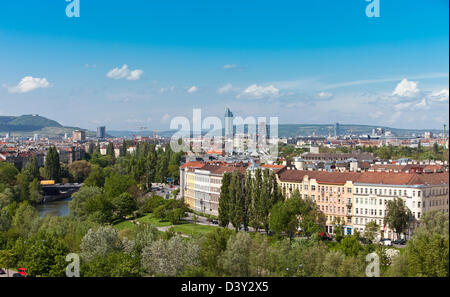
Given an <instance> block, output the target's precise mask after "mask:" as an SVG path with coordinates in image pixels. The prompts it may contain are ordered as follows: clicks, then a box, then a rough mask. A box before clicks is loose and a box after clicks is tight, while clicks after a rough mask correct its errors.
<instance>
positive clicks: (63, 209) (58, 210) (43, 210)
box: [36, 197, 72, 217]
mask: <svg viewBox="0 0 450 297" xmlns="http://www.w3.org/2000/svg"><path fill="white" fill-rule="evenodd" d="M70 201H72V197H69V198H65V199H62V200H58V201H53V202H47V203H44V204H39V205H37V207H36V208H37V210H38V211H39V215H40V216H41V217H45V216H47V215H50V216H58V217H62V216H68V215H69V202H70Z"/></svg>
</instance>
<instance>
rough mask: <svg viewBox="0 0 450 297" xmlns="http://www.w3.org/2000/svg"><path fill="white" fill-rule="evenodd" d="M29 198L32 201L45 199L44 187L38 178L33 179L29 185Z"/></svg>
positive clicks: (36, 201)
mask: <svg viewBox="0 0 450 297" xmlns="http://www.w3.org/2000/svg"><path fill="white" fill-rule="evenodd" d="M29 187H30V188H29V194H30V196H29V198H30V202H31V203H35V204H37V203H41V202H42V199H43V195H42V187H41V183H40V182H39V180H38V179H37V178H35V179H33V181H32V182H31V183H30V185H29Z"/></svg>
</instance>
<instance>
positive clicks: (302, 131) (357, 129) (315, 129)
mask: <svg viewBox="0 0 450 297" xmlns="http://www.w3.org/2000/svg"><path fill="white" fill-rule="evenodd" d="M376 128H383V129H384V130H385V131H391V132H392V133H393V134H394V135H396V136H411V135H412V134H416V135H420V134H423V133H424V132H425V131H430V132H433V133H435V134H436V133H441V132H442V131H440V130H436V129H398V128H391V127H384V126H372V125H351V124H341V125H340V134H341V135H343V134H349V133H350V131H351V132H352V133H353V134H369V135H370V134H371V133H372V129H376ZM74 130H85V131H86V134H87V136H94V135H95V132H91V131H87V130H86V129H81V128H78V127H67V126H63V125H61V124H60V123H58V122H57V121H54V120H51V119H47V118H45V117H43V116H40V115H37V114H29V115H21V116H17V117H15V116H0V135H1V134H3V135H4V134H6V133H7V132H10V133H11V134H12V135H15V136H33V134H35V133H38V134H40V135H42V136H44V137H56V136H64V133H68V134H69V135H70V134H71V133H72V131H74ZM175 132H176V131H175V130H168V131H160V132H158V135H160V136H163V137H170V136H172V135H173V133H175ZM206 132H207V131H204V133H206ZM329 132H331V135H334V125H333V124H328V125H327V124H280V125H278V137H296V136H309V135H312V134H313V133H315V134H316V135H317V136H326V135H328V133H329ZM107 135H108V136H112V137H127V138H132V137H133V135H142V136H153V131H150V130H146V131H129V130H123V131H120V130H111V131H109V130H107Z"/></svg>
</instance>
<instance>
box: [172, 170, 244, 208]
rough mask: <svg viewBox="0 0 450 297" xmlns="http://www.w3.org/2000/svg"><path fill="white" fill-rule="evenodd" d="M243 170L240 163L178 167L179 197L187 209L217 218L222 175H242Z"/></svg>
mask: <svg viewBox="0 0 450 297" xmlns="http://www.w3.org/2000/svg"><path fill="white" fill-rule="evenodd" d="M245 169H246V166H245V165H244V164H242V163H233V164H227V163H224V162H211V163H204V162H188V163H186V164H184V165H183V166H181V167H180V187H181V196H182V197H183V198H184V201H185V203H186V204H187V205H188V206H189V208H191V209H194V210H196V211H199V212H202V213H205V214H211V215H214V216H218V215H219V198H220V188H221V186H222V178H223V175H224V173H226V172H228V173H232V172H233V171H235V170H238V171H239V172H240V173H242V174H244V172H245Z"/></svg>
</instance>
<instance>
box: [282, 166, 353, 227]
mask: <svg viewBox="0 0 450 297" xmlns="http://www.w3.org/2000/svg"><path fill="white" fill-rule="evenodd" d="M357 174H358V173H350V172H345V173H341V172H327V171H306V170H288V169H281V170H279V171H278V173H277V178H278V183H279V185H280V187H281V189H282V191H283V193H284V195H285V196H286V197H287V198H289V197H291V195H292V193H293V192H294V191H295V190H298V191H299V193H300V198H302V199H308V198H309V199H311V200H312V201H314V202H315V203H316V204H317V207H318V210H320V211H321V212H323V213H324V215H325V218H326V231H327V232H329V233H333V232H334V227H335V225H336V224H337V223H339V224H340V225H343V226H344V232H345V233H346V234H352V233H353V223H352V215H353V214H352V204H353V181H352V180H354V179H355V177H356V176H357Z"/></svg>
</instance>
